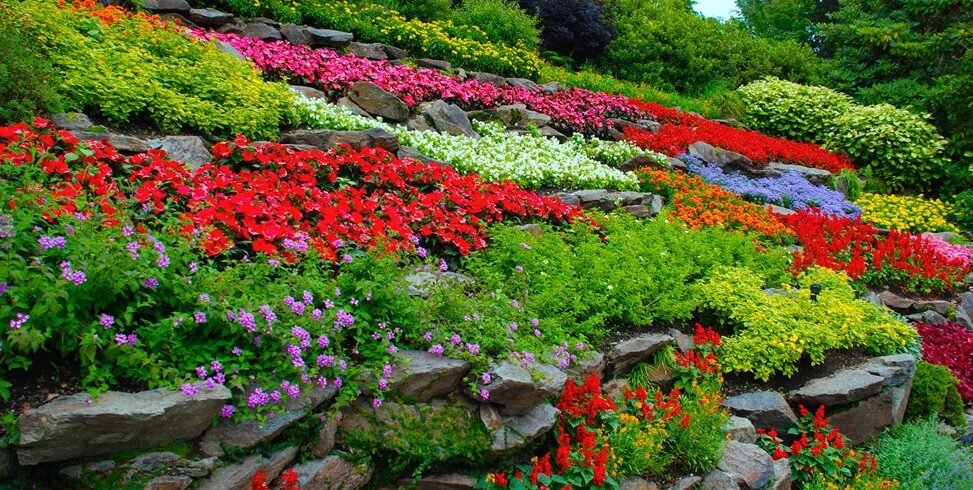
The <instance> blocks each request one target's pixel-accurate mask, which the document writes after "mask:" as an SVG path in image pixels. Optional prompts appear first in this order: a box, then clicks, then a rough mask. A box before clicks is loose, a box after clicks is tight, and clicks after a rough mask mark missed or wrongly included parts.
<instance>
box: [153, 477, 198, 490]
mask: <svg viewBox="0 0 973 490" xmlns="http://www.w3.org/2000/svg"><path fill="white" fill-rule="evenodd" d="M192 484H193V479H192V478H190V477H188V476H184V475H161V476H157V477H155V478H153V479H152V480H150V481H149V482H148V483H146V484H145V486H144V487H142V490H186V489H187V488H189V486H190V485H192Z"/></svg>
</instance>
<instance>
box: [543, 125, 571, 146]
mask: <svg viewBox="0 0 973 490" xmlns="http://www.w3.org/2000/svg"><path fill="white" fill-rule="evenodd" d="M537 132H539V133H540V134H541V136H543V137H545V138H554V139H556V140H558V141H560V142H562V143H564V142H565V141H567V140H568V136H567V135H566V134H564V133H562V132H560V131H558V130H556V129H554V128H552V127H550V126H544V127H542V128H539V129H538V130H537Z"/></svg>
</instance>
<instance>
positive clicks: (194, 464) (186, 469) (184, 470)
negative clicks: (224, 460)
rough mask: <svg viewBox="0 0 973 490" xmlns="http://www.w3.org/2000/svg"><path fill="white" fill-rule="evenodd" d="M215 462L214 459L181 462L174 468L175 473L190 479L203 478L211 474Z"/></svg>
mask: <svg viewBox="0 0 973 490" xmlns="http://www.w3.org/2000/svg"><path fill="white" fill-rule="evenodd" d="M216 461H217V459H216V458H203V459H198V460H182V461H180V462H179V464H178V465H177V466H176V469H175V473H176V474H179V475H182V476H188V477H190V478H203V477H206V476H209V474H210V473H212V472H213V468H215V467H216Z"/></svg>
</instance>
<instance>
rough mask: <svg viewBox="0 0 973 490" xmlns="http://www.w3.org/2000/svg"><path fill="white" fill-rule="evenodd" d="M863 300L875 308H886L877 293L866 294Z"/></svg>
mask: <svg viewBox="0 0 973 490" xmlns="http://www.w3.org/2000/svg"><path fill="white" fill-rule="evenodd" d="M862 299H863V300H865V301H867V302H869V303H871V304H873V305H875V306H879V307H881V306H884V305H883V304H882V298H880V297H879V296H878V293H876V292H875V291H869V292H868V294H866V295H865V297H864V298H862Z"/></svg>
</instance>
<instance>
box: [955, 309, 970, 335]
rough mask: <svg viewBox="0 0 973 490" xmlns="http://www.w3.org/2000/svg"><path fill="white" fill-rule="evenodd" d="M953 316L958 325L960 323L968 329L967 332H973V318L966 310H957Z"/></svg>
mask: <svg viewBox="0 0 973 490" xmlns="http://www.w3.org/2000/svg"><path fill="white" fill-rule="evenodd" d="M953 316H954V318H953V320H954V321H955V322H956V323H959V324H960V325H962V326H964V327H966V329H967V330H973V318H971V317H970V315H969V314H967V313H966V310H964V309H962V308H957V309H956V311H954V312H953Z"/></svg>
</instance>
